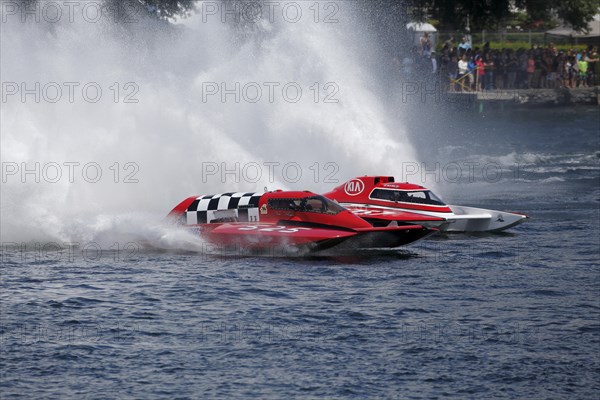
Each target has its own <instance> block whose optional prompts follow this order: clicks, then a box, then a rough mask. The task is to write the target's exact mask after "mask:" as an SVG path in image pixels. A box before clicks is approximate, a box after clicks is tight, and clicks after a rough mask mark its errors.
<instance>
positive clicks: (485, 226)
mask: <svg viewBox="0 0 600 400" xmlns="http://www.w3.org/2000/svg"><path fill="white" fill-rule="evenodd" d="M324 196H325V197H327V198H329V199H331V200H335V201H336V202H338V203H339V204H341V205H342V206H344V207H346V208H347V209H348V210H350V211H352V212H353V213H354V214H356V215H358V216H360V217H362V218H363V219H364V220H365V221H367V222H369V223H370V224H371V225H372V226H390V225H399V224H419V225H422V226H427V227H435V228H438V229H439V230H444V231H448V232H498V231H503V230H505V229H508V228H510V227H513V226H515V225H517V224H520V223H521V222H523V221H525V219H527V218H528V217H527V216H526V215H524V214H517V213H509V212H505V211H496V210H486V209H483V208H475V207H465V206H453V205H447V204H445V203H444V202H443V201H442V200H441V199H440V198H439V197H437V196H436V195H435V194H434V193H433V192H432V191H431V190H429V189H426V188H424V187H423V186H419V185H414V184H412V183H408V182H405V183H402V182H395V181H394V177H393V176H363V177H359V178H354V179H352V180H350V181H348V182H346V183H344V184H343V185H340V186H338V187H336V188H335V189H333V190H332V191H331V192H329V193H325V194H324Z"/></svg>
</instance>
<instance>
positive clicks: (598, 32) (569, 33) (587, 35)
mask: <svg viewBox="0 0 600 400" xmlns="http://www.w3.org/2000/svg"><path fill="white" fill-rule="evenodd" d="M546 35H548V36H560V37H568V38H573V39H575V40H576V41H581V42H584V41H586V42H587V41H594V40H599V41H600V14H596V15H594V18H593V19H592V21H590V23H589V25H588V30H587V32H578V31H576V30H574V29H573V28H570V27H568V26H564V25H562V26H559V27H557V28H554V29H550V30H549V31H546Z"/></svg>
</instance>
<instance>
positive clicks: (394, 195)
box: [369, 189, 446, 206]
mask: <svg viewBox="0 0 600 400" xmlns="http://www.w3.org/2000/svg"><path fill="white" fill-rule="evenodd" d="M369 197H370V198H371V199H374V200H385V201H394V202H398V201H399V202H403V203H417V204H430V205H434V206H445V205H446V204H445V203H444V202H443V201H442V200H441V199H440V198H439V197H437V196H436V195H435V194H434V193H433V192H432V191H430V190H414V191H404V190H393V189H374V190H373V191H372V192H371V195H370V196H369Z"/></svg>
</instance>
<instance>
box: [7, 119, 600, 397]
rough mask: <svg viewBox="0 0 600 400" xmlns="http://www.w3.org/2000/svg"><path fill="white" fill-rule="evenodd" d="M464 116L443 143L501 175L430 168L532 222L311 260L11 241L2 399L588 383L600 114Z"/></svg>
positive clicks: (444, 184)
mask: <svg viewBox="0 0 600 400" xmlns="http://www.w3.org/2000/svg"><path fill="white" fill-rule="evenodd" d="M454 121H455V125H454V126H455V127H457V128H455V130H454V131H453V132H450V131H449V133H448V134H449V135H455V136H456V137H455V138H454V139H453V140H452V143H444V142H443V141H440V142H438V145H437V148H436V149H429V151H430V152H431V154H434V153H435V154H437V156H436V157H437V158H436V160H441V161H440V162H443V163H447V164H449V163H458V164H460V163H461V162H464V161H465V160H467V161H468V160H475V161H479V162H480V163H482V165H483V164H485V163H488V164H490V165H494V171H495V172H496V173H495V174H491V172H490V171H491V169H489V170H488V172H489V173H488V174H487V175H485V174H483V173H481V174H479V173H478V172H477V171H479V170H478V169H476V168H474V169H473V172H472V179H471V178H470V177H469V175H466V174H465V176H464V177H463V180H462V181H461V182H458V181H456V180H455V177H456V173H454V175H450V172H449V171H450V170H449V169H448V171H446V172H447V175H444V174H445V172H443V166H440V171H439V173H438V174H439V177H440V178H441V179H440V182H431V183H432V184H435V185H436V186H437V187H438V191H439V193H440V194H441V195H442V196H444V197H445V199H446V201H448V202H454V203H457V204H463V203H464V204H470V205H480V206H482V207H489V208H498V209H505V210H519V211H522V212H525V213H527V214H528V215H530V217H531V218H530V220H528V221H527V222H526V223H524V224H522V225H520V226H518V227H515V228H513V229H510V230H509V231H508V232H506V233H502V234H494V235H485V234H481V235H448V236H437V237H435V236H434V237H433V238H431V239H427V240H425V241H421V242H418V243H416V244H414V245H412V246H409V247H406V248H404V249H401V250H394V251H386V252H378V251H371V252H370V253H367V254H362V255H356V254H355V255H340V256H314V257H303V258H296V257H286V256H285V255H274V256H273V257H251V256H243V255H235V254H233V255H232V254H229V255H228V256H225V255H222V254H207V253H206V252H194V251H181V250H179V251H178V250H157V249H155V248H147V247H144V246H143V245H141V246H140V245H137V244H136V245H131V246H130V247H127V246H124V247H123V248H119V249H117V248H113V249H112V250H113V251H110V249H109V250H104V251H103V252H101V253H98V252H97V251H95V250H96V249H94V248H89V247H88V248H87V249H85V251H84V249H80V248H77V249H74V250H73V251H72V252H53V251H48V249H46V250H44V249H42V248H41V247H39V245H38V247H35V244H29V243H27V244H25V247H24V248H4V249H3V255H2V257H3V264H2V275H1V289H2V290H1V294H2V314H1V332H0V333H1V336H0V340H1V344H2V351H1V353H0V354H1V359H2V363H1V365H2V379H1V381H0V390H1V392H2V395H3V396H2V397H3V398H12V397H27V398H56V397H60V398H82V397H89V398H96V397H115V396H116V397H124V398H127V397H136V398H160V397H162V398H207V397H213V398H240V397H256V398H265V397H274V398H281V397H291V398H305V397H326V398H345V397H350V398H352V397H357V398H364V397H370V398H402V399H404V398H436V397H438V398H441V397H443V398H492V397H497V398H565V399H567V398H569V399H572V398H593V397H594V396H596V395H597V393H598V390H599V389H600V387H599V381H598V374H599V373H600V360H599V355H598V347H599V345H600V325H599V323H598V321H599V317H600V300H599V299H600V298H599V296H598V291H599V288H600V275H599V265H598V245H599V207H598V206H599V201H600V191H599V185H598V179H599V177H600V166H599V158H598V154H599V153H598V150H599V147H598V130H597V128H598V114H597V110H595V109H586V108H579V109H551V110H537V111H536V112H531V111H528V112H523V111H512V112H510V113H506V112H505V113H497V114H494V115H487V116H485V117H481V116H473V115H472V114H459V115H457V116H456V119H455V120H454ZM471 124H477V126H476V127H475V128H471V129H469V126H471ZM500 127H502V129H500ZM511 127H512V128H513V129H510V128H511ZM496 134H502V135H503V142H502V143H503V144H500V145H499V144H498V142H497V141H495V144H494V145H491V144H490V141H492V137H493V136H494V135H496ZM461 137H462V139H461ZM461 152H463V153H461ZM424 157H427V155H425V156H424ZM444 157H445V158H444ZM424 159H426V158H424ZM431 165H435V164H430V165H429V166H428V168H429V170H433V169H434V167H432V166H431ZM444 165H446V164H444ZM497 170H498V171H502V172H503V175H504V176H501V177H500V178H498V177H497ZM515 170H518V173H517V174H516V175H515V174H514V172H515ZM408 172H409V173H411V174H414V170H413V169H409V170H408ZM428 177H429V178H430V179H431V180H433V181H435V179H436V176H435V174H430V175H429V176H428ZM413 178H414V179H417V178H416V177H413ZM426 178H427V177H426ZM444 179H446V181H444ZM448 180H450V181H448Z"/></svg>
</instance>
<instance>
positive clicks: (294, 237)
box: [169, 190, 437, 251]
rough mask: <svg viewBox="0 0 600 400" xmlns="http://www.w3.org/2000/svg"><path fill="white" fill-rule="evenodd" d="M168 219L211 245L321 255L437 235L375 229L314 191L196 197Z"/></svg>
mask: <svg viewBox="0 0 600 400" xmlns="http://www.w3.org/2000/svg"><path fill="white" fill-rule="evenodd" d="M169 218H170V219H172V220H174V221H176V222H177V223H178V224H180V225H182V226H185V227H186V228H188V229H192V230H193V231H194V232H195V233H197V234H199V235H200V237H201V238H203V239H204V240H207V241H208V242H210V243H212V244H217V245H223V246H244V247H245V248H251V249H257V250H260V249H266V248H270V247H273V246H293V247H298V248H301V249H304V250H309V251H318V250H323V249H327V248H330V247H333V246H338V245H342V244H343V245H344V247H348V246H349V247H351V248H373V247H397V246H402V245H406V244H408V243H412V242H414V241H416V240H419V239H422V238H424V237H426V236H428V235H430V234H432V233H434V232H436V231H437V230H436V229H435V228H428V227H424V226H422V225H420V224H412V223H411V224H403V225H399V224H396V225H394V226H386V227H375V226H373V225H372V224H370V223H368V222H367V221H365V220H364V219H362V218H360V217H358V216H357V215H355V214H353V213H352V212H350V211H348V210H347V209H345V208H344V207H342V206H341V205H339V204H337V203H335V202H333V201H331V200H329V199H327V198H325V197H324V196H320V195H317V194H315V193H312V192H307V191H304V192H300V191H281V190H278V191H273V192H267V193H242V192H240V193H223V194H217V195H208V196H192V197H189V198H187V199H185V200H184V201H182V202H181V203H179V204H178V205H177V206H176V207H175V208H174V209H173V210H172V211H171V212H170V213H169Z"/></svg>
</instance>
